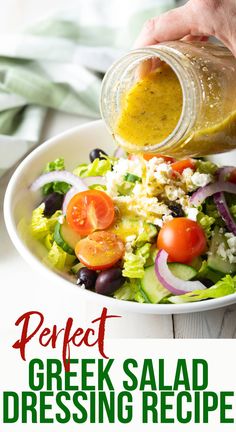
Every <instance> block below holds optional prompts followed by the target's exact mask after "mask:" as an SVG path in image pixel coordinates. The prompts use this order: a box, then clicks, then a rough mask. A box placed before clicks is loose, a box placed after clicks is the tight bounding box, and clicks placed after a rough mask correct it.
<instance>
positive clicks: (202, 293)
mask: <svg viewBox="0 0 236 432" xmlns="http://www.w3.org/2000/svg"><path fill="white" fill-rule="evenodd" d="M235 292H236V276H234V277H231V276H230V275H226V276H225V277H224V278H223V279H221V280H220V281H219V282H217V283H216V284H215V285H213V286H212V287H211V288H207V289H205V290H197V291H193V292H191V293H187V294H183V295H180V296H171V297H169V299H168V300H169V301H170V302H171V303H175V304H179V303H189V302H197V301H201V300H207V299H215V298H219V297H225V296H227V295H230V294H234V293H235Z"/></svg>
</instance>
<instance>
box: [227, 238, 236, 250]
mask: <svg viewBox="0 0 236 432" xmlns="http://www.w3.org/2000/svg"><path fill="white" fill-rule="evenodd" d="M227 243H228V245H229V249H230V250H231V252H232V253H236V237H234V236H233V237H230V238H228V240H227Z"/></svg>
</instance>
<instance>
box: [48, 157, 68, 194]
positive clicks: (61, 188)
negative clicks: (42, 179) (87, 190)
mask: <svg viewBox="0 0 236 432" xmlns="http://www.w3.org/2000/svg"><path fill="white" fill-rule="evenodd" d="M63 170H65V162H64V159H63V158H58V159H55V160H54V161H52V162H49V163H48V164H47V165H46V167H45V170H44V172H45V173H47V172H51V171H63ZM70 188H71V185H69V184H68V183H65V182H53V183H48V184H46V185H45V186H43V194H44V195H48V194H49V193H51V192H57V193H60V194H62V195H65V194H66V193H67V192H68V190H69V189H70Z"/></svg>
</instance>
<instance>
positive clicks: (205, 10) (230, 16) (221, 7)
mask: <svg viewBox="0 0 236 432" xmlns="http://www.w3.org/2000/svg"><path fill="white" fill-rule="evenodd" d="M209 36H215V37H216V38H217V39H219V40H220V41H221V42H223V43H224V44H225V46H227V47H228V48H229V49H230V50H231V51H232V53H233V54H234V55H235V56H236V0H189V1H188V2H187V3H186V4H185V5H184V6H182V7H179V8H176V9H173V10H171V11H169V12H166V13H164V14H163V15H160V16H158V17H156V18H152V19H150V20H148V21H147V22H146V23H145V24H144V26H143V29H142V31H141V33H140V35H139V36H138V38H137V40H136V42H135V48H141V47H145V46H149V45H155V44H157V43H159V42H166V41H170V40H178V39H185V40H186V39H187V40H206V39H207V38H208V37H209Z"/></svg>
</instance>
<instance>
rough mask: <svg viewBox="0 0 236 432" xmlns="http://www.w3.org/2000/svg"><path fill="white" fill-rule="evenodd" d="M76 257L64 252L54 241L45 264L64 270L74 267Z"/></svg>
mask: <svg viewBox="0 0 236 432" xmlns="http://www.w3.org/2000/svg"><path fill="white" fill-rule="evenodd" d="M75 259H76V257H75V256H73V255H69V254H68V253H66V252H64V251H63V249H62V248H60V246H58V244H57V243H56V242H55V241H54V242H53V244H52V247H51V248H50V250H49V252H48V255H47V257H46V258H45V262H46V263H47V264H48V265H50V266H51V267H53V268H56V269H57V270H64V269H65V268H66V267H70V266H72V264H73V263H74V261H75Z"/></svg>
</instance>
